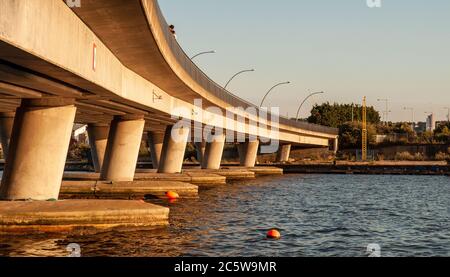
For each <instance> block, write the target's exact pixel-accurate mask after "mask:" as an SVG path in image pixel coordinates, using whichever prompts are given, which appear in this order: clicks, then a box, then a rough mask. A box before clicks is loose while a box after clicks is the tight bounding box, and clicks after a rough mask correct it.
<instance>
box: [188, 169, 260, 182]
mask: <svg viewBox="0 0 450 277" xmlns="http://www.w3.org/2000/svg"><path fill="white" fill-rule="evenodd" d="M183 172H185V173H193V172H197V173H209V174H215V175H220V176H223V177H225V178H226V180H227V182H228V181H242V180H252V179H255V173H254V172H253V171H250V170H248V169H246V168H220V169H201V168H185V169H183Z"/></svg>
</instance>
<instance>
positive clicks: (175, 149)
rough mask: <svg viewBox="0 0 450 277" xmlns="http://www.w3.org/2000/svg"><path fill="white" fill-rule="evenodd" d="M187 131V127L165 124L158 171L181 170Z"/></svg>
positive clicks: (175, 171) (172, 171)
mask: <svg viewBox="0 0 450 277" xmlns="http://www.w3.org/2000/svg"><path fill="white" fill-rule="evenodd" d="M189 131H190V130H189V128H175V127H173V126H167V128H166V132H165V134H164V145H163V148H162V152H161V160H160V163H159V167H158V173H180V172H181V169H182V167H183V161H184V154H185V151H186V144H187V140H188V136H189Z"/></svg>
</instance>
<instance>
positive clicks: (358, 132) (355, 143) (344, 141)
mask: <svg viewBox="0 0 450 277" xmlns="http://www.w3.org/2000/svg"><path fill="white" fill-rule="evenodd" d="M376 133H377V131H376V128H375V125H373V124H368V125H367V135H368V140H369V141H368V143H369V144H372V145H373V144H375V139H374V138H375V135H376ZM361 146H362V124H361V122H347V123H344V124H342V125H341V126H340V127H339V148H341V149H348V148H360V147H361Z"/></svg>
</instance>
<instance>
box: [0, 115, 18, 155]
mask: <svg viewBox="0 0 450 277" xmlns="http://www.w3.org/2000/svg"><path fill="white" fill-rule="evenodd" d="M14 116H15V113H13V112H12V113H0V143H1V144H2V151H3V158H4V159H5V160H6V157H8V150H9V141H10V139H11V133H12V128H13V123H14Z"/></svg>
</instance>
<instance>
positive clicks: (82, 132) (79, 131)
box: [72, 124, 88, 143]
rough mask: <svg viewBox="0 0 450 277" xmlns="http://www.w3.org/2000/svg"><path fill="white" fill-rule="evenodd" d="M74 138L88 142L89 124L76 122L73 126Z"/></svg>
mask: <svg viewBox="0 0 450 277" xmlns="http://www.w3.org/2000/svg"><path fill="white" fill-rule="evenodd" d="M72 138H73V139H74V140H76V141H78V142H81V143H87V142H88V139H87V125H83V124H74V125H73V128H72Z"/></svg>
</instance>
